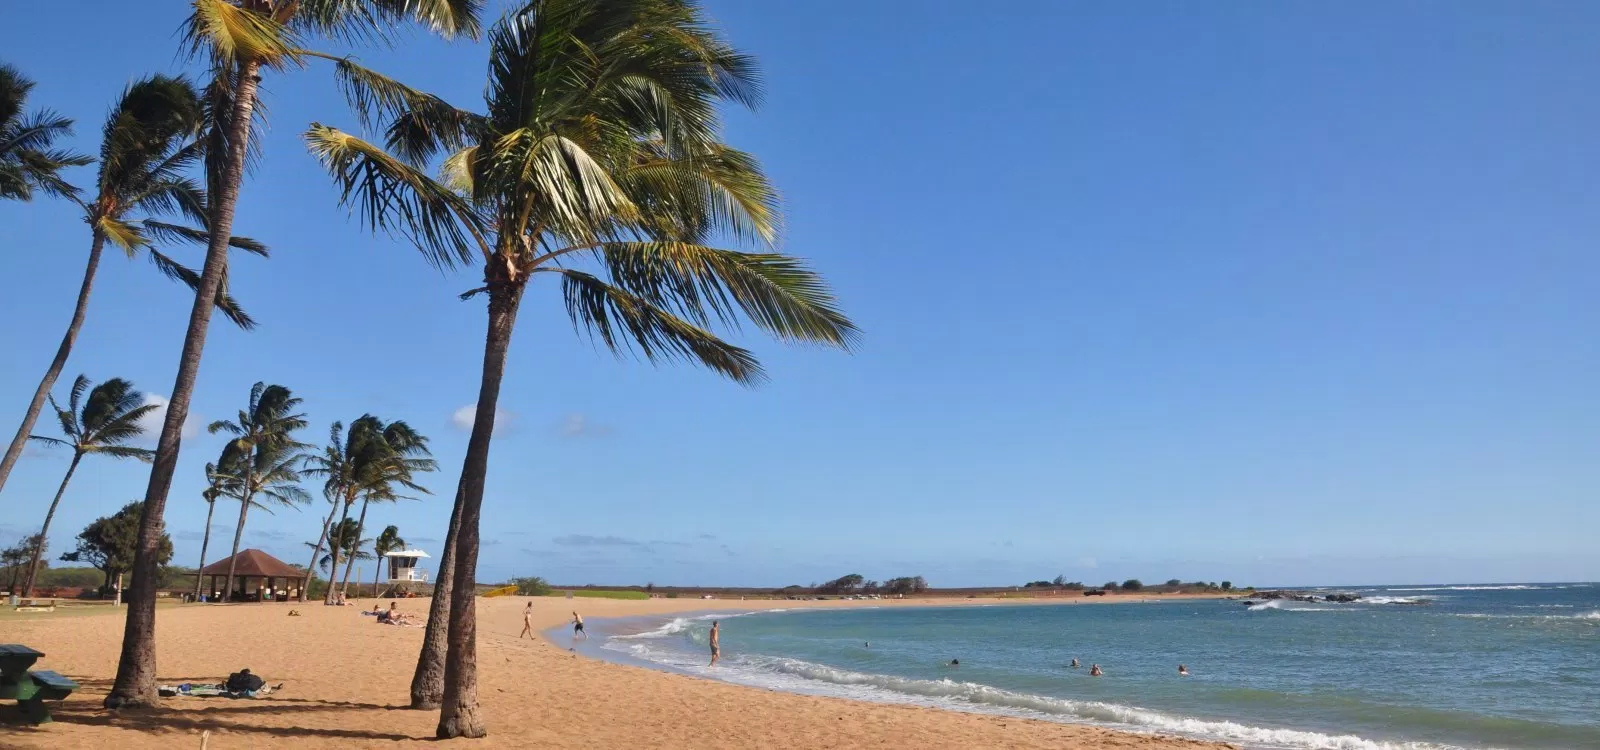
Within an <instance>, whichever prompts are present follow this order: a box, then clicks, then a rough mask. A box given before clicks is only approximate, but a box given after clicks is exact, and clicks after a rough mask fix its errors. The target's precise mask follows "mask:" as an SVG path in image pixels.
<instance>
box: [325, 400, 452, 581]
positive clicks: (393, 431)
mask: <svg viewBox="0 0 1600 750" xmlns="http://www.w3.org/2000/svg"><path fill="white" fill-rule="evenodd" d="M360 421H361V420H356V422H358V423H359V422H360ZM380 424H381V423H380ZM352 426H354V423H352ZM381 427H382V429H381V430H379V431H377V432H375V433H374V434H373V435H372V439H369V440H368V441H366V442H365V444H364V445H363V446H362V447H361V450H360V452H359V454H358V455H357V456H356V459H355V464H356V471H355V476H356V477H358V483H359V484H360V486H361V515H360V517H359V518H358V520H357V521H356V535H357V536H360V535H361V534H362V533H365V531H366V527H367V506H368V505H370V504H372V503H374V502H380V503H392V502H397V501H400V500H408V499H414V498H411V497H409V496H406V495H401V494H398V493H397V492H396V491H395V487H396V485H398V486H400V487H404V488H406V489H408V490H413V491H416V492H421V493H423V494H432V493H430V492H428V490H427V489H426V488H424V487H422V486H421V485H418V484H417V483H416V482H415V481H414V476H415V475H416V474H417V473H418V472H427V471H434V470H435V469H437V468H439V465H438V463H437V462H435V461H434V460H433V459H432V458H427V456H430V455H432V454H431V453H430V452H429V451H428V439H427V438H425V437H423V436H422V434H421V433H418V432H417V431H416V430H413V429H411V426H410V425H408V424H406V423H405V422H400V421H396V422H390V423H389V424H386V425H383V424H381ZM354 563H355V560H354V559H351V560H349V561H347V562H345V566H344V583H342V584H341V585H340V592H341V594H342V593H343V592H344V591H345V590H346V589H348V588H349V587H350V568H351V567H352V566H353V565H354Z"/></svg>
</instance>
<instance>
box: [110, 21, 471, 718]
mask: <svg viewBox="0 0 1600 750" xmlns="http://www.w3.org/2000/svg"><path fill="white" fill-rule="evenodd" d="M193 3H194V5H193V7H194V11H193V13H192V14H191V15H190V17H189V20H188V22H187V23H186V24H185V36H186V38H187V41H188V43H189V46H190V49H191V50H192V51H193V53H194V54H195V55H197V56H201V57H204V58H206V59H207V60H208V61H209V62H210V64H211V71H212V81H211V84H210V85H209V87H208V88H209V90H210V92H211V93H212V97H211V102H212V104H211V106H212V108H213V110H214V112H215V116H214V117H212V120H211V121H212V125H211V127H210V130H209V131H208V133H207V134H206V138H207V140H208V141H209V142H210V143H211V146H210V147H208V149H207V150H208V154H209V156H208V158H207V164H206V172H207V174H206V178H207V185H208V189H209V190H210V194H211V201H210V203H209V205H208V209H209V216H208V222H207V226H208V227H209V228H210V230H211V236H210V237H209V238H208V241H207V243H206V256H205V263H204V265H203V266H202V267H201V270H200V287H199V289H197V290H196V291H195V303H194V306H193V307H191V308H190V310H189V324H188V328H187V329H186V330H185V332H184V338H183V350H182V353H181V354H180V355H179V357H178V372H177V377H176V379H175V382H174V383H173V387H172V400H171V402H170V403H169V404H168V406H167V420H166V422H164V423H163V424H162V426H161V438H160V440H159V441H158V442H157V443H156V458H155V466H154V467H153V468H152V469H151V471H150V481H149V484H148V485H147V486H146V488H145V501H144V515H143V516H142V517H141V519H140V522H139V548H138V554H137V555H136V557H135V559H134V579H133V580H134V585H133V591H132V592H131V596H132V597H133V598H134V601H135V602H136V605H135V606H134V607H131V608H130V609H129V611H128V617H127V620H126V623H125V625H124V626H123V631H122V655H121V657H120V659H119V660H118V662H117V677H116V681H115V683H114V684H113V686H112V689H111V690H110V692H108V693H107V694H106V698H105V706H106V707H107V708H120V707H135V706H153V705H156V704H157V703H159V702H160V698H159V696H158V694H157V692H156V663H155V627H156V624H155V623H156V610H155V596H154V594H155V588H154V586H155V579H156V568H157V562H156V556H157V555H158V553H159V551H160V548H159V543H160V538H161V529H162V525H163V521H164V518H165V514H166V507H167V492H168V490H170V489H171V487H172V475H173V472H174V471H175V470H176V469H177V465H178V449H179V444H180V440H179V438H180V434H181V432H182V428H183V420H184V419H185V418H187V417H188V416H189V401H190V399H191V397H192V396H193V393H194V384H195V379H196V377H197V376H198V374H199V371H200V359H201V355H202V353H203V351H204V349H205V342H206V333H207V330H208V329H209V326H210V323H211V307H212V301H213V300H215V299H216V297H217V294H218V293H219V292H220V291H221V290H222V288H223V279H224V278H226V274H227V269H228V246H227V243H226V241H225V239H226V238H227V237H229V236H230V234H231V233H232V231H233V214H234V208H235V206H236V205H237V204H238V202H239V188H240V185H241V184H242V183H243V181H244V174H245V167H246V164H247V162H248V161H249V158H250V155H251V153H252V148H254V147H255V144H254V143H253V142H252V138H251V135H252V124H253V123H254V122H255V120H256V118H257V116H258V111H257V109H256V101H257V91H258V87H259V85H260V82H261V72H262V69H263V68H266V69H268V70H280V71H281V70H284V69H286V68H289V67H293V66H294V65H295V63H296V62H297V61H298V59H299V58H300V57H301V56H300V55H299V54H298V53H299V51H300V44H299V41H300V38H301V37H304V36H321V37H324V38H336V39H341V40H346V41H362V40H368V39H389V38H392V36H393V32H394V30H395V29H396V28H397V27H398V26H400V25H401V23H403V22H406V21H414V22H417V23H420V24H421V25H423V26H425V27H427V28H429V29H431V30H432V31H434V32H435V33H438V34H440V35H442V36H445V37H454V36H457V35H464V36H469V37H474V38H475V37H476V36H477V34H478V30H479V27H478V20H477V14H478V10H479V7H480V6H481V3H482V0H232V1H230V0H193Z"/></svg>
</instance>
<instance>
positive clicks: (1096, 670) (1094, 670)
mask: <svg viewBox="0 0 1600 750" xmlns="http://www.w3.org/2000/svg"><path fill="white" fill-rule="evenodd" d="M1102 674H1104V673H1103V672H1101V671H1100V665H1099V664H1095V665H1092V666H1090V667H1089V676H1090V677H1099V676H1100V675H1102Z"/></svg>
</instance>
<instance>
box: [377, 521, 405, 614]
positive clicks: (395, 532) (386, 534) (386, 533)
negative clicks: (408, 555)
mask: <svg viewBox="0 0 1600 750" xmlns="http://www.w3.org/2000/svg"><path fill="white" fill-rule="evenodd" d="M405 548H406V540H405V538H404V537H402V536H400V527H399V526H395V525H394V524H389V525H388V526H385V527H383V532H382V533H380V534H378V541H376V542H373V543H372V554H373V556H374V557H376V558H377V560H378V563H377V566H376V569H375V570H374V571H373V573H372V595H373V596H374V597H376V596H377V595H378V584H379V583H381V582H382V580H383V558H384V555H387V554H389V553H390V552H399V551H400V550H403V549H405Z"/></svg>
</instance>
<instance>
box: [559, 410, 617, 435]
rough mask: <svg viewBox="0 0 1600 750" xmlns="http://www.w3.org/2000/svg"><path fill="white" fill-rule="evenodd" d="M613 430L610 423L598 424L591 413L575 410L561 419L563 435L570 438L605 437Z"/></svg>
mask: <svg viewBox="0 0 1600 750" xmlns="http://www.w3.org/2000/svg"><path fill="white" fill-rule="evenodd" d="M611 432H612V429H611V426H610V425H604V424H597V423H596V422H594V421H593V420H591V419H589V415H587V414H583V413H579V412H573V413H572V414H568V415H567V416H566V418H565V419H563V420H561V435H562V437H568V438H586V437H605V436H607V435H610V434H611Z"/></svg>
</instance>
